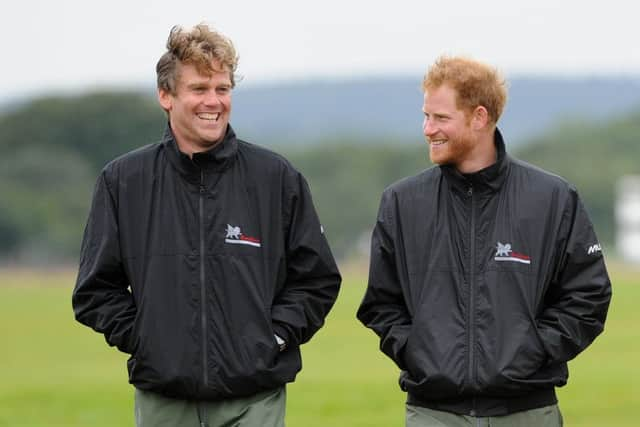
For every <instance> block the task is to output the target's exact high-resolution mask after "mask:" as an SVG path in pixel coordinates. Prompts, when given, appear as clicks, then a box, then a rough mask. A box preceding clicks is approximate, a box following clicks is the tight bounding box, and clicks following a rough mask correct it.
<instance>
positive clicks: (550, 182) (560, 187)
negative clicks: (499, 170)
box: [510, 157, 576, 193]
mask: <svg viewBox="0 0 640 427" xmlns="http://www.w3.org/2000/svg"><path fill="white" fill-rule="evenodd" d="M510 160H511V171H510V175H511V181H512V182H516V183H518V184H521V185H523V186H525V185H526V186H527V187H529V188H530V189H536V190H540V191H552V192H556V191H559V192H566V193H575V192H576V189H575V187H574V186H573V185H572V184H571V183H570V182H569V181H567V180H566V179H565V178H563V177H561V176H560V175H556V174H554V173H552V172H549V171H547V170H545V169H542V168H540V167H538V166H535V165H532V164H531V163H527V162H525V161H523V160H520V159H516V158H514V157H510Z"/></svg>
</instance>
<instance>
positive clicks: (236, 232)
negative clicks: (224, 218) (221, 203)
mask: <svg viewBox="0 0 640 427" xmlns="http://www.w3.org/2000/svg"><path fill="white" fill-rule="evenodd" d="M240 234H241V233H240V227H233V226H231V225H229V224H227V237H226V238H227V239H239V238H240Z"/></svg>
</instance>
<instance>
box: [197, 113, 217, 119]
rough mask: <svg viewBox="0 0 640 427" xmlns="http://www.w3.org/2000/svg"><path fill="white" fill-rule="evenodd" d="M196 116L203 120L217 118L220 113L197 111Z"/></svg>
mask: <svg viewBox="0 0 640 427" xmlns="http://www.w3.org/2000/svg"><path fill="white" fill-rule="evenodd" d="M198 117H199V118H201V119H203V120H216V121H217V120H218V118H219V117H220V113H198Z"/></svg>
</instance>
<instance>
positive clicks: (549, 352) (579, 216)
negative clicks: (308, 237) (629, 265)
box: [358, 57, 611, 427]
mask: <svg viewBox="0 0 640 427" xmlns="http://www.w3.org/2000/svg"><path fill="white" fill-rule="evenodd" d="M423 90H424V104H423V112H424V123H423V132H424V135H425V138H426V140H427V143H428V145H429V156H430V158H431V161H432V162H433V163H435V164H436V166H434V167H432V168H429V169H427V170H425V171H424V172H422V173H420V174H418V175H416V176H413V177H409V178H406V179H403V180H401V181H399V182H397V183H395V184H393V185H391V186H390V187H389V188H387V189H386V190H385V191H384V193H383V195H382V201H381V203H380V209H379V212H378V218H377V222H376V226H375V229H374V232H373V237H372V242H371V261H370V262H371V264H370V271H369V284H368V287H367V291H366V293H365V296H364V299H363V301H362V303H361V305H360V308H359V310H358V318H359V319H360V320H361V321H362V322H363V323H364V324H365V325H366V326H367V327H369V328H371V329H373V330H374V331H375V333H376V334H377V335H379V337H380V348H381V350H382V351H383V352H384V353H385V354H386V355H387V356H389V357H390V358H391V359H393V361H394V362H395V363H396V364H397V365H398V367H399V368H400V369H401V370H402V372H401V374H400V387H401V388H402V390H403V391H406V392H407V393H408V398H407V405H406V425H407V427H429V426H434V427H435V426H438V427H442V426H483V427H484V426H494V427H495V426H503V427H507V426H509V427H511V426H530V427H542V426H561V425H562V417H561V414H560V411H559V409H558V406H557V399H556V394H555V388H556V387H560V386H563V385H564V384H566V382H567V378H568V370H567V362H568V361H569V360H571V359H573V358H574V357H575V356H576V355H578V353H580V352H581V351H582V350H584V349H585V348H586V347H587V346H588V345H589V344H590V343H591V342H592V341H593V340H594V339H595V337H596V336H597V335H598V334H600V332H602V330H603V327H604V322H605V318H606V314H607V310H608V306H609V301H610V298H611V284H610V281H609V277H608V274H607V270H606V268H605V263H604V259H603V256H602V252H601V247H600V244H599V243H598V240H597V238H596V236H595V233H594V231H593V227H592V225H591V221H590V220H589V217H588V215H587V211H586V209H585V208H584V206H583V204H582V202H581V201H580V198H579V197H578V193H577V192H576V189H575V188H574V187H573V186H572V185H571V184H569V183H567V182H566V181H565V180H564V179H562V178H560V177H558V176H556V175H553V174H551V173H548V172H545V171H543V170H541V169H539V168H536V167H534V166H531V165H529V164H526V163H524V162H522V161H519V160H516V159H514V158H512V157H511V156H509V155H508V154H507V153H506V150H505V143H504V140H503V137H502V135H501V133H500V131H499V130H498V128H497V122H498V120H499V118H500V115H501V114H502V110H503V108H504V105H505V102H506V96H507V93H506V88H505V83H504V80H503V79H502V78H501V77H500V75H499V74H498V72H497V71H496V70H495V69H494V68H492V67H490V66H487V65H485V64H483V63H480V62H477V61H475V60H471V59H468V58H462V57H441V58H440V59H438V60H437V61H436V62H435V64H434V65H433V66H432V67H431V68H430V69H429V70H428V72H427V74H426V76H425V78H424V81H423Z"/></svg>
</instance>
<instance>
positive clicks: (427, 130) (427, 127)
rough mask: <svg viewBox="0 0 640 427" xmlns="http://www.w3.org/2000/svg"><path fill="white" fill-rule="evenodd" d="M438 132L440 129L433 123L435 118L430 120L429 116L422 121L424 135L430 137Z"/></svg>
mask: <svg viewBox="0 0 640 427" xmlns="http://www.w3.org/2000/svg"><path fill="white" fill-rule="evenodd" d="M437 132H438V129H437V128H436V126H435V125H434V124H433V120H429V118H428V117H425V118H424V120H423V121H422V133H423V134H424V136H426V137H429V136H432V135H435V134H436V133H437Z"/></svg>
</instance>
